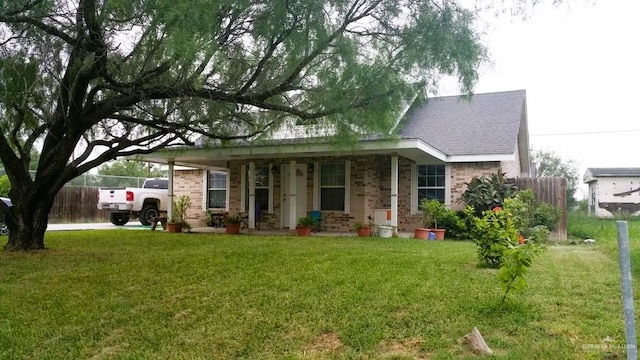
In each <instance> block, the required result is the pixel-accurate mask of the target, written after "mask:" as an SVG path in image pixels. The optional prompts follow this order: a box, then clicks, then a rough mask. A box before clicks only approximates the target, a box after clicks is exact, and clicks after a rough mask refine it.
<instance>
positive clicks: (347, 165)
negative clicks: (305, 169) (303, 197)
mask: <svg viewBox="0 0 640 360" xmlns="http://www.w3.org/2000/svg"><path fill="white" fill-rule="evenodd" d="M339 162H340V161H339V160H338V161H327V162H325V164H331V163H339ZM316 164H317V167H316V169H317V171H314V174H315V173H317V174H318V178H317V184H316V177H315V176H314V179H313V182H314V187H317V191H316V194H317V197H318V200H317V204H318V209H319V210H321V209H320V207H321V206H322V198H321V195H320V194H321V193H322V188H323V186H322V182H321V180H320V179H321V174H320V171H321V169H322V163H316ZM326 187H327V188H329V187H332V188H341V186H326ZM322 211H340V210H322ZM343 213H344V214H350V213H351V160H345V161H344V211H343Z"/></svg>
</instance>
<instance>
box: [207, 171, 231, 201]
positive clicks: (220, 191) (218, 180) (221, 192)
mask: <svg viewBox="0 0 640 360" xmlns="http://www.w3.org/2000/svg"><path fill="white" fill-rule="evenodd" d="M208 178H209V181H208V182H209V185H208V188H209V201H208V203H207V204H208V205H207V207H208V208H209V209H226V208H227V173H226V172H223V171H213V170H210V171H209V176H208Z"/></svg>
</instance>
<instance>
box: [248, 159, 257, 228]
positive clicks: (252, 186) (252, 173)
mask: <svg viewBox="0 0 640 360" xmlns="http://www.w3.org/2000/svg"><path fill="white" fill-rule="evenodd" d="M255 227H256V163H255V162H253V161H252V162H250V163H249V229H255Z"/></svg>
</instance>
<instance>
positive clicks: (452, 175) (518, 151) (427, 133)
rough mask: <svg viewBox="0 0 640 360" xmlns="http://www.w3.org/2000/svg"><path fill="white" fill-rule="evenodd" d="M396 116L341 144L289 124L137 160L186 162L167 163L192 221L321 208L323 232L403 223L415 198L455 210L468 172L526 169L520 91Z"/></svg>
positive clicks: (414, 212) (524, 172) (270, 219)
mask: <svg viewBox="0 0 640 360" xmlns="http://www.w3.org/2000/svg"><path fill="white" fill-rule="evenodd" d="M399 119H400V120H399V122H398V124H397V128H396V132H395V133H397V134H398V135H397V136H385V135H381V134H376V135H366V136H364V135H363V136H362V138H361V140H360V141H359V142H358V143H357V144H355V145H354V146H349V147H342V148H336V147H335V146H332V145H330V144H326V143H322V142H321V141H318V140H319V139H318V138H311V137H309V136H307V135H305V134H317V132H314V131H313V130H312V131H309V127H308V126H305V125H295V124H293V123H292V124H288V126H286V127H283V130H282V131H279V132H275V134H274V135H273V137H272V138H271V139H270V141H261V142H259V143H253V144H248V143H238V144H237V145H234V146H228V145H227V146H224V147H212V146H200V147H193V148H190V149H180V150H163V151H159V152H156V153H153V154H150V155H147V156H145V157H144V158H145V159H146V160H148V161H153V162H158V163H165V164H170V165H180V166H189V167H192V168H193V169H192V170H187V171H174V179H175V180H174V181H175V186H174V189H175V194H176V195H177V196H179V195H182V194H188V195H189V196H191V198H192V202H193V203H194V204H201V206H199V207H198V209H196V210H192V213H191V216H190V219H191V220H196V219H198V220H203V217H204V212H205V211H206V210H210V211H227V212H230V213H239V212H246V213H248V214H249V223H250V225H251V224H254V221H255V215H254V214H259V217H260V228H261V229H278V228H285V229H293V228H295V224H296V221H297V219H298V218H299V217H301V216H306V215H307V214H308V213H309V212H310V211H312V210H319V211H321V218H322V221H321V224H322V229H323V230H325V231H341V232H344V231H349V230H351V229H353V226H354V224H355V223H356V222H365V221H367V218H368V217H369V216H371V217H373V218H375V221H376V222H377V223H388V224H390V225H393V226H397V227H398V230H400V231H411V230H412V229H413V228H414V227H415V226H416V225H418V224H419V223H420V222H421V219H422V214H421V213H420V212H419V210H418V204H419V202H420V200H421V199H423V198H429V199H438V200H440V201H442V202H443V203H445V204H446V205H448V206H450V207H451V208H454V209H461V208H462V207H463V204H461V203H459V202H458V199H459V198H460V195H461V194H462V193H463V192H464V191H465V190H466V185H465V183H467V182H469V181H470V180H471V179H472V178H473V177H475V176H481V175H490V174H494V173H496V172H498V171H501V172H504V173H506V176H507V177H529V176H530V158H529V133H528V125H527V110H526V94H525V91H524V90H518V91H507V92H498V93H487V94H475V95H473V96H472V97H471V98H470V99H463V98H461V97H459V96H447V97H436V98H430V99H427V100H421V101H415V102H414V103H413V104H412V105H411V106H410V107H409V109H407V111H406V113H405V114H403V116H401V117H399ZM320 140H321V139H320ZM252 174H253V175H252ZM255 207H257V208H258V209H259V211H258V212H256V211H255Z"/></svg>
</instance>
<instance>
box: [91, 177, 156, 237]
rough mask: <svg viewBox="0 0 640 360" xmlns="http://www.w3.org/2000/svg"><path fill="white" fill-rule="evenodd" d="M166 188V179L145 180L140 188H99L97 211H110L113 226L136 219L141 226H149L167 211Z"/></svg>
mask: <svg viewBox="0 0 640 360" xmlns="http://www.w3.org/2000/svg"><path fill="white" fill-rule="evenodd" d="M168 187H169V180H168V179H146V180H145V181H144V183H143V184H142V188H129V187H126V188H124V187H118V188H113V187H112V188H100V190H98V209H100V210H108V211H110V212H111V214H110V215H109V219H110V220H111V222H112V223H113V224H114V225H118V226H121V225H124V224H126V223H127V222H129V219H130V218H136V217H137V218H139V219H140V223H142V225H149V224H151V222H152V221H153V218H154V217H156V216H159V215H160V212H166V211H167V206H168V204H169V190H168Z"/></svg>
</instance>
